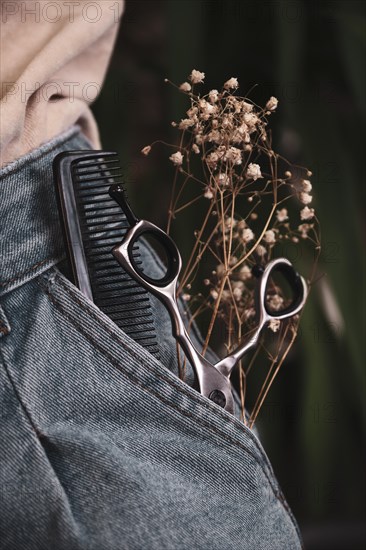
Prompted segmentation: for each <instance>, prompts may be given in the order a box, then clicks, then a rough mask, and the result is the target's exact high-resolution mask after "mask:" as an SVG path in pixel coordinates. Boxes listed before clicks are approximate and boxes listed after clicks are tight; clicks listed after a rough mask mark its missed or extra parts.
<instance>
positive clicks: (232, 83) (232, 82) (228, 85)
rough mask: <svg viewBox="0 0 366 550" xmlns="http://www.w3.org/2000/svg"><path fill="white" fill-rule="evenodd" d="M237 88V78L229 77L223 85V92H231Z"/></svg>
mask: <svg viewBox="0 0 366 550" xmlns="http://www.w3.org/2000/svg"><path fill="white" fill-rule="evenodd" d="M238 87H239V82H238V79H237V78H234V77H231V78H229V80H227V81H226V82H225V84H224V88H225V90H232V89H234V88H238Z"/></svg>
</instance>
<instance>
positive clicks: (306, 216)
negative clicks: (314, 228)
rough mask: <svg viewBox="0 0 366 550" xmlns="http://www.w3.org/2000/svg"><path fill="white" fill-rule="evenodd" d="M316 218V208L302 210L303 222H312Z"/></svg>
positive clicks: (306, 207)
mask: <svg viewBox="0 0 366 550" xmlns="http://www.w3.org/2000/svg"><path fill="white" fill-rule="evenodd" d="M314 216H315V210H314V208H309V207H308V206H305V207H304V208H303V209H302V210H300V218H301V219H302V220H311V218H313V217H314Z"/></svg>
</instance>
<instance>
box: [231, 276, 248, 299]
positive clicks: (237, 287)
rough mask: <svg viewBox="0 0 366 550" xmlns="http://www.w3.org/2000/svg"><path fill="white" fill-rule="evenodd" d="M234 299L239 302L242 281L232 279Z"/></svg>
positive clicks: (242, 285)
mask: <svg viewBox="0 0 366 550" xmlns="http://www.w3.org/2000/svg"><path fill="white" fill-rule="evenodd" d="M232 288H233V296H234V299H235V300H236V301H237V302H239V301H240V300H241V298H242V297H243V292H244V288H245V287H244V283H243V282H242V281H234V282H233V283H232Z"/></svg>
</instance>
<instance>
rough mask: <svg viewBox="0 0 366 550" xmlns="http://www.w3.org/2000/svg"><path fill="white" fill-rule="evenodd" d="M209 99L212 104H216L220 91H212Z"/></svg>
mask: <svg viewBox="0 0 366 550" xmlns="http://www.w3.org/2000/svg"><path fill="white" fill-rule="evenodd" d="M208 98H209V100H210V101H211V103H216V101H217V100H218V99H219V92H218V90H211V91H210V92H209V94H208Z"/></svg>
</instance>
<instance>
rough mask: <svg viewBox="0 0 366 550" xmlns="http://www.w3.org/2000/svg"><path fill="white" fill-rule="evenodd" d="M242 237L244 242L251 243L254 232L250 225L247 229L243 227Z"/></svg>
mask: <svg viewBox="0 0 366 550" xmlns="http://www.w3.org/2000/svg"><path fill="white" fill-rule="evenodd" d="M242 239H243V241H244V243H249V242H250V241H252V240H253V239H254V233H253V231H252V230H251V229H250V228H249V227H246V228H245V229H243V233H242Z"/></svg>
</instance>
